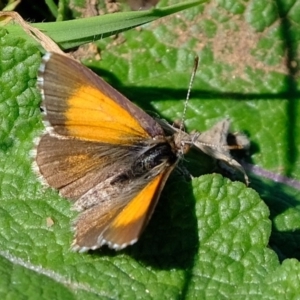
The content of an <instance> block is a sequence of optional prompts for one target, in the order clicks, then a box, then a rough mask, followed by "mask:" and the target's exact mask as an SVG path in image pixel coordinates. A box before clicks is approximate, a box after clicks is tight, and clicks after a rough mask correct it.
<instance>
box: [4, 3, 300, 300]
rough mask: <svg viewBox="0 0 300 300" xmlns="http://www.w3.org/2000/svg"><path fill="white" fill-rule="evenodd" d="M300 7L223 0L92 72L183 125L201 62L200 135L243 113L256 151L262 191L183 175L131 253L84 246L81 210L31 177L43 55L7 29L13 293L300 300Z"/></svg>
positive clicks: (175, 20)
mask: <svg viewBox="0 0 300 300" xmlns="http://www.w3.org/2000/svg"><path fill="white" fill-rule="evenodd" d="M174 2H175V1H174ZM159 5H160V6H164V5H166V2H164V1H161V3H160V4H159ZM299 11H300V2H299V1H287V2H284V4H281V2H279V1H278V2H277V3H276V5H274V3H273V2H271V1H265V2H264V1H248V2H243V1H210V2H209V3H207V4H203V5H201V6H199V7H197V8H192V9H189V10H186V11H184V12H182V13H180V14H179V13H178V14H177V15H175V16H170V17H168V18H165V19H163V20H161V21H159V22H154V23H151V24H148V25H145V26H143V27H142V28H140V29H139V30H136V29H134V30H131V31H128V32H126V33H123V34H122V35H119V36H118V37H117V38H115V39H112V38H110V39H103V40H101V41H98V42H97V45H98V47H99V52H100V54H101V60H100V61H97V60H92V61H86V63H87V64H88V65H89V66H90V67H92V68H93V70H94V71H96V72H97V73H98V74H100V75H101V76H103V77H104V78H105V79H107V80H108V81H109V82H110V83H111V84H112V85H113V86H115V87H116V88H118V89H119V90H120V91H121V92H123V93H124V94H125V95H127V96H128V98H129V99H131V100H133V101H134V102H136V103H137V104H138V105H140V106H141V107H142V108H144V109H145V110H146V111H147V112H149V113H151V114H156V115H159V116H161V117H163V118H165V119H167V120H168V121H170V122H172V121H173V120H176V119H180V118H181V116H182V111H183V105H184V104H183V99H184V98H185V96H186V91H187V87H188V82H189V77H190V73H191V68H192V64H193V57H194V55H195V54H198V55H199V57H200V67H199V71H198V73H197V76H196V80H195V83H194V86H193V90H192V94H191V99H190V101H189V104H188V110H187V116H186V127H187V130H193V129H196V130H200V131H203V130H205V129H207V128H209V127H210V126H212V125H213V124H215V123H216V122H217V121H219V120H221V119H223V118H225V117H230V118H231V120H232V129H233V131H235V130H238V131H243V132H245V133H246V134H247V135H248V136H249V138H250V140H251V143H252V146H251V149H250V156H249V158H247V160H246V167H247V170H248V174H249V175H250V179H251V188H246V187H245V185H244V184H243V183H237V182H234V183H232V182H230V181H229V180H227V179H224V178H223V177H221V176H220V175H215V174H212V175H206V176H202V177H199V178H198V177H197V178H195V179H194V180H193V181H192V182H185V180H184V178H183V177H182V176H181V175H180V174H178V173H176V172H175V173H174V174H173V175H172V176H171V178H170V180H169V181H168V183H167V186H166V188H165V190H164V192H163V194H162V197H161V200H160V202H159V204H158V207H157V209H156V211H155V214H154V216H153V218H152V220H151V222H150V224H149V226H148V227H147V229H146V231H145V233H144V234H143V236H142V238H141V239H140V240H139V242H138V243H137V244H136V245H134V246H132V247H129V248H127V249H125V250H123V251H121V252H117V253H115V252H114V251H110V250H108V249H105V248H104V249H102V250H100V251H96V252H91V253H87V254H78V253H73V252H71V251H70V249H69V246H70V244H71V241H72V232H71V229H70V224H71V222H72V220H74V218H75V217H76V214H75V212H73V211H72V210H71V209H70V207H71V206H70V203H69V202H68V201H67V200H65V199H62V198H60V197H59V196H58V195H57V193H56V192H55V191H53V190H50V189H47V188H45V187H42V186H41V184H40V183H39V181H38V180H37V178H36V176H35V174H34V173H33V172H32V171H31V158H30V156H29V152H30V150H31V149H32V148H33V140H34V138H35V137H36V136H38V133H39V132H40V131H41V130H42V125H41V116H40V111H39V106H38V105H39V102H40V96H39V95H38V92H37V90H36V88H35V84H36V71H37V68H38V65H39V63H40V53H39V52H38V50H37V49H36V48H35V47H34V46H33V45H31V44H30V43H25V42H24V41H23V40H20V39H19V38H18V39H17V38H13V37H12V36H11V35H9V34H6V32H5V31H4V30H1V31H0V33H1V38H0V61H1V64H0V76H1V77H0V86H1V91H0V182H1V189H0V197H1V199H0V213H1V217H0V228H1V230H0V272H1V274H0V277H1V278H3V279H2V281H1V282H0V294H1V296H2V297H4V296H7V295H8V296H10V297H11V298H19V299H21V298H26V297H28V298H38V297H43V299H55V298H57V299H61V298H63V299H99V298H103V299H106V298H107V299H111V298H112V299H116V298H122V299H127V298H128V299H134V298H136V299H178V298H187V299H223V298H227V299H228V298H229V299H278V298H280V299H291V298H293V297H297V292H298V291H299V286H300V281H299V275H298V274H299V261H298V259H299V256H300V255H299V242H300V241H299V229H300V221H299V220H300V212H299V209H300V204H299V201H300V196H299V188H300V183H299V178H300V174H299V165H300V160H299V155H298V153H299V150H300V149H299V145H300V143H299V139H300V138H299V137H300V134H299V129H300V122H299V120H298V116H299V69H298V66H299V61H300V60H299V50H298V49H299V41H298V40H299V39H298V37H299V32H300V31H299V30H300V26H299V18H298V17H297V16H299ZM2 87H3V88H2ZM197 160H199V161H197ZM205 160H207V158H206V157H204V156H196V157H194V156H193V157H192V156H187V157H185V159H184V162H183V163H187V165H189V164H192V167H193V169H194V168H195V169H197V167H198V166H199V168H200V167H202V165H204V162H203V161H205ZM206 168H207V167H206ZM206 171H207V169H200V171H199V173H205V172H206ZM254 190H255V191H254ZM259 196H260V197H261V198H262V199H263V201H262V200H261V199H260V197H259ZM269 211H270V215H269ZM269 218H270V219H269ZM50 221H51V222H50ZM52 222H53V224H52ZM268 244H269V245H270V246H271V247H268ZM275 251H276V253H275ZM276 254H277V255H278V256H277V255H276ZM278 257H279V260H278ZM290 258H295V259H290ZM279 261H283V263H282V265H280V263H279ZM41 295H42V296H41ZM8 298H9V297H8Z"/></svg>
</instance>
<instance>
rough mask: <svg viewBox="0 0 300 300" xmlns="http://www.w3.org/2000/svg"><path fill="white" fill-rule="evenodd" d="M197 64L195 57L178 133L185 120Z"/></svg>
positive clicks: (197, 59) (197, 60)
mask: <svg viewBox="0 0 300 300" xmlns="http://www.w3.org/2000/svg"><path fill="white" fill-rule="evenodd" d="M198 64H199V57H198V56H196V57H195V60H194V67H193V72H192V75H191V79H190V83H189V88H188V91H187V94H186V99H185V103H184V108H183V113H182V118H181V123H180V127H179V130H180V131H182V130H183V126H184V120H185V114H186V110H187V104H188V102H189V99H190V94H191V90H192V86H193V82H194V79H195V76H196V72H197V69H198Z"/></svg>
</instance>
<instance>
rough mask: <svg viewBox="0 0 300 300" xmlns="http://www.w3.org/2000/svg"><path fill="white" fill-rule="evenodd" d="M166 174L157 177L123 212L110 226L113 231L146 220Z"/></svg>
mask: <svg viewBox="0 0 300 300" xmlns="http://www.w3.org/2000/svg"><path fill="white" fill-rule="evenodd" d="M163 176H164V173H163V172H162V173H160V174H159V175H157V176H156V177H155V178H154V179H153V180H152V181H150V182H149V183H148V185H146V187H145V188H144V189H143V190H142V191H141V192H140V193H139V194H138V195H137V196H136V197H135V198H134V199H133V200H131V202H130V203H129V204H128V205H127V206H126V207H125V208H124V209H123V210H122V212H121V213H120V214H119V215H118V216H117V217H116V218H115V220H114V221H113V222H112V224H111V225H110V228H111V229H113V228H114V229H117V228H118V227H126V226H127V225H129V224H131V223H134V222H137V221H139V220H140V219H143V218H145V216H146V214H147V211H148V209H149V207H150V204H151V202H152V199H153V197H154V195H155V192H156V191H157V189H158V188H159V185H160V182H161V179H162V177H163Z"/></svg>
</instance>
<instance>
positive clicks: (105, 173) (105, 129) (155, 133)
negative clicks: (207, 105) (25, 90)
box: [34, 53, 246, 252]
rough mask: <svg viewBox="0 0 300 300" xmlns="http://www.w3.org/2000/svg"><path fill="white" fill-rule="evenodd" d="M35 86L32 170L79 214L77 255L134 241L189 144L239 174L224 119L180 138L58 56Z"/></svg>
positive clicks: (178, 131)
mask: <svg viewBox="0 0 300 300" xmlns="http://www.w3.org/2000/svg"><path fill="white" fill-rule="evenodd" d="M38 87H39V89H40V91H41V94H42V104H41V108H42V111H43V114H44V123H45V125H46V132H44V133H43V134H42V136H41V137H40V138H39V139H38V141H37V145H36V148H35V150H34V152H35V153H34V155H35V162H34V169H35V170H36V171H37V172H38V173H39V175H40V176H41V178H42V179H43V181H44V182H46V184H47V185H49V186H50V187H52V188H55V189H57V190H59V193H60V195H61V196H63V197H66V198H68V199H70V200H71V201H72V202H73V203H74V204H73V207H74V209H75V210H77V211H78V212H79V216H78V218H77V220H76V221H75V223H74V230H75V237H74V241H73V244H72V248H73V249H74V250H76V251H80V252H85V251H88V250H90V249H92V250H95V249H97V248H100V247H101V246H103V245H107V246H108V247H110V248H112V249H115V250H120V249H123V248H125V247H126V246H128V245H132V244H134V243H135V242H136V241H137V240H138V239H139V237H140V235H141V233H142V232H143V230H144V229H145V227H146V225H147V224H148V222H149V219H150V218H151V216H152V214H153V211H154V208H155V206H156V204H157V201H158V199H159V197H160V194H161V191H162V189H163V187H164V185H165V183H166V181H167V179H168V177H169V175H170V173H171V172H172V171H173V170H174V168H175V167H176V166H177V164H178V162H179V160H180V159H181V158H182V156H183V155H184V154H186V153H187V152H188V151H189V148H190V147H194V148H196V149H197V150H200V151H203V152H205V153H207V154H208V155H210V156H212V157H215V158H216V159H221V160H222V161H224V162H226V163H227V164H228V165H229V166H230V167H231V168H234V169H237V170H239V171H241V172H242V173H243V174H244V175H245V172H244V170H243V168H242V166H241V165H240V164H239V163H238V162H237V161H235V160H234V159H233V158H231V156H230V154H229V150H228V149H229V147H228V145H227V142H226V137H227V135H228V130H229V121H228V120H224V121H222V122H220V123H218V124H217V125H216V126H215V127H213V128H212V129H211V130H209V131H207V132H204V133H202V134H200V133H197V132H195V133H193V134H187V133H186V132H184V131H183V129H182V128H176V127H173V126H171V125H169V124H167V122H165V121H163V120H156V119H154V118H152V117H151V116H149V115H148V114H147V113H145V112H144V111H143V110H142V109H140V108H139V107H138V106H136V105H135V104H133V103H132V102H131V101H129V100H128V99H127V98H126V97H125V96H123V95H122V94H121V93H119V92H118V91H117V90H115V89H114V88H113V87H112V86H110V85H109V84H108V83H106V82H105V81H104V80H103V79H101V78H100V77H98V76H97V75H96V74H95V73H93V72H92V71H91V70H89V69H88V68H86V67H85V66H83V65H82V64H80V63H79V62H77V61H75V60H73V59H71V58H69V57H67V56H64V55H61V54H58V53H46V54H45V56H44V57H43V60H42V64H41V66H40V68H39V73H38ZM241 147H244V145H242V146H241ZM245 176H246V175H245ZM245 178H246V177H245Z"/></svg>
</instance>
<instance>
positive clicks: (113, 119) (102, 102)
mask: <svg viewBox="0 0 300 300" xmlns="http://www.w3.org/2000/svg"><path fill="white" fill-rule="evenodd" d="M66 119H67V120H66V127H67V128H68V131H69V133H70V135H72V136H74V137H77V138H81V139H86V140H91V141H98V142H103V143H111V144H122V143H126V142H127V141H131V142H132V140H134V139H141V138H149V134H148V133H147V131H145V129H144V128H143V127H141V125H140V124H139V122H138V121H137V120H136V119H135V118H134V117H133V116H131V115H130V114H129V113H128V112H127V111H126V110H125V109H124V108H123V107H121V106H120V105H119V104H118V103H117V102H115V101H114V100H112V99H110V98H109V97H108V96H106V95H105V94H103V93H101V91H99V90H97V89H95V88H94V87H91V86H81V87H80V88H79V89H77V90H76V91H75V92H74V94H73V95H72V97H70V98H69V99H68V109H67V111H66Z"/></svg>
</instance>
